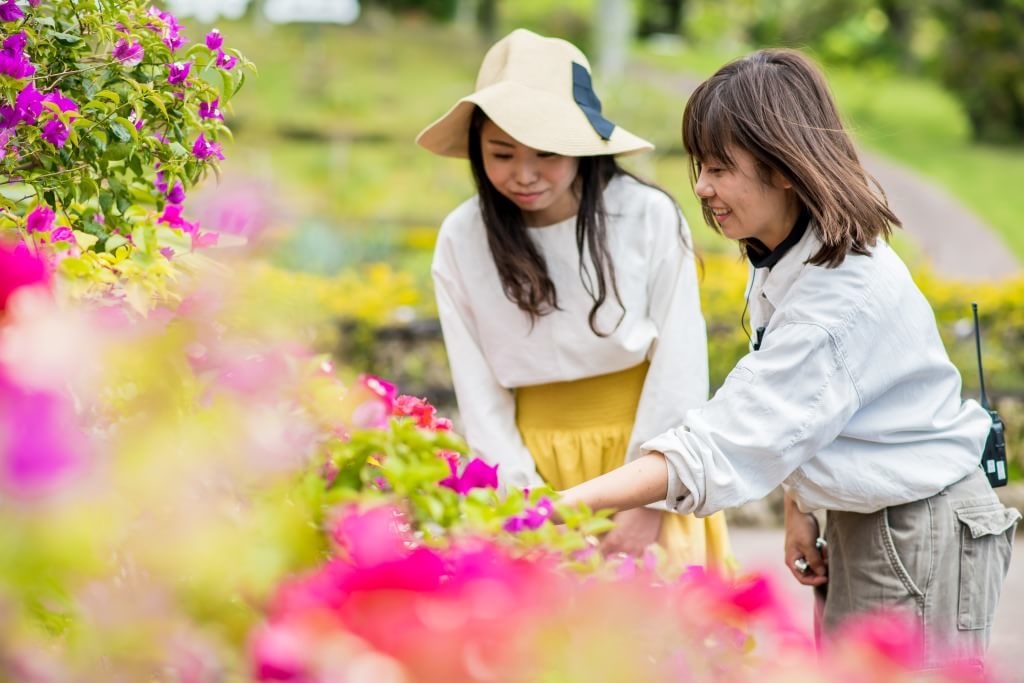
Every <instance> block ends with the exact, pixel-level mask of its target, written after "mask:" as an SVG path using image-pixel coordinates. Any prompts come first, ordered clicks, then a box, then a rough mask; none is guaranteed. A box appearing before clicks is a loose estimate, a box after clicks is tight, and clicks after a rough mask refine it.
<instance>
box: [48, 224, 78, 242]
mask: <svg viewBox="0 0 1024 683" xmlns="http://www.w3.org/2000/svg"><path fill="white" fill-rule="evenodd" d="M74 237H75V235H74V233H73V232H71V228H69V227H67V226H65V225H62V226H61V227H59V228H57V229H56V230H54V231H53V232H51V233H50V241H52V242H70V241H71V240H72V239H74Z"/></svg>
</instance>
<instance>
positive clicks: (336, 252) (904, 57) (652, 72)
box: [187, 0, 1024, 397]
mask: <svg viewBox="0 0 1024 683" xmlns="http://www.w3.org/2000/svg"><path fill="white" fill-rule="evenodd" d="M361 10H362V11H361V13H360V16H359V19H358V20H357V21H356V22H355V23H353V24H351V25H345V26H343V25H337V24H327V23H324V24H317V23H292V24H272V23H270V22H269V21H267V20H266V18H265V17H264V15H263V13H262V11H261V4H260V3H259V2H251V3H250V4H249V8H248V11H247V13H246V15H245V16H244V17H242V18H241V19H237V20H232V21H226V20H219V21H217V22H215V25H216V26H217V27H218V28H219V29H220V30H221V32H222V33H223V34H224V36H225V39H226V43H227V44H228V45H230V46H232V47H237V48H239V49H240V50H242V52H244V53H245V54H246V55H247V56H248V57H249V58H250V59H252V60H253V61H254V62H255V63H256V66H257V68H258V73H257V74H255V75H253V76H252V77H250V78H249V80H248V82H247V83H246V85H245V87H244V88H243V89H242V91H241V92H240V93H239V95H238V96H237V97H236V98H235V99H234V100H233V101H232V108H231V109H230V110H229V112H228V119H229V124H230V126H231V127H232V129H233V130H234V131H235V140H234V142H233V143H229V144H227V145H226V146H225V152H226V153H227V156H228V159H227V161H225V162H224V164H223V167H222V180H221V182H220V183H219V184H214V183H212V182H211V183H210V184H209V185H207V186H206V187H204V188H203V189H202V191H201V192H200V193H198V195H199V196H197V197H196V199H197V200H198V201H199V203H200V204H202V203H204V202H215V201H218V198H220V200H223V198H224V197H225V196H229V195H231V193H232V192H233V189H232V188H237V187H247V188H258V191H256V192H255V193H253V192H252V190H251V189H250V194H249V195H248V197H249V201H250V205H251V206H250V208H251V210H253V211H255V212H257V213H258V214H259V220H260V221H261V222H262V223H263V224H265V225H266V226H267V230H266V235H267V236H268V239H269V242H268V243H269V245H270V249H269V251H268V258H269V259H270V260H271V261H272V263H273V264H274V266H275V267H276V268H279V269H282V270H283V271H285V272H292V273H297V272H302V273H303V277H305V278H307V279H305V280H302V283H301V284H299V283H298V281H295V280H293V281H292V283H291V285H290V286H291V287H293V288H295V289H296V290H297V291H298V290H301V291H306V292H308V291H311V290H312V289H313V287H314V285H313V284H311V282H312V281H311V280H309V279H308V278H309V277H324V278H336V277H338V276H339V273H352V272H359V271H358V269H359V268H361V267H364V264H369V263H378V264H386V265H387V268H386V269H385V270H381V269H380V267H377V270H376V271H374V275H373V277H374V278H375V279H374V280H373V282H374V283H375V284H373V285H372V288H373V292H374V298H373V311H372V312H371V311H368V310H366V307H365V306H364V307H362V311H363V312H362V314H361V315H358V314H357V315H355V316H354V317H356V318H360V317H361V318H362V319H364V320H366V319H369V318H372V320H371V321H370V322H369V323H368V326H363V327H362V328H360V329H362V332H359V333H355V332H353V330H352V328H351V326H350V327H349V328H347V329H348V336H349V342H350V343H349V345H348V348H349V351H350V352H351V354H354V355H352V357H355V358H357V359H358V361H359V362H360V363H364V364H366V365H367V366H369V369H373V370H377V371H381V372H383V373H385V374H391V375H392V376H397V377H396V378H397V379H399V381H409V382H415V378H416V376H417V373H420V374H422V373H423V372H424V370H423V368H424V367H425V366H427V367H431V366H434V365H435V363H434V361H433V360H429V357H430V354H433V358H434V359H435V360H436V359H437V358H438V357H439V358H440V361H438V362H441V363H443V351H442V352H441V353H440V356H438V352H437V350H436V349H434V350H433V351H431V352H430V354H427V357H428V360H424V359H423V358H424V355H423V354H420V353H419V352H418V350H416V349H414V350H413V351H412V352H406V351H402V350H399V351H390V352H388V353H389V354H390V356H389V357H390V358H392V360H391V361H388V363H394V362H397V361H394V360H393V359H395V358H399V359H401V358H404V359H405V362H406V363H411V364H412V366H413V367H414V368H416V369H414V370H411V371H409V372H408V373H406V371H405V370H402V369H401V368H397V367H394V366H393V365H388V364H387V363H384V364H383V365H382V364H381V363H380V362H378V363H377V364H376V365H374V357H378V360H379V356H380V355H381V354H380V352H379V351H378V350H375V349H374V348H373V347H372V344H373V343H374V342H373V340H374V339H377V340H378V342H379V339H380V338H379V337H374V333H373V330H375V329H379V328H380V327H381V326H382V325H393V324H396V323H403V324H404V323H408V321H409V320H412V319H415V320H423V319H429V318H430V317H431V315H432V303H433V302H432V299H433V297H432V293H431V291H430V281H429V262H430V256H431V249H432V246H433V241H434V237H435V234H436V230H437V227H438V226H439V224H440V222H441V220H442V219H443V218H444V216H445V215H446V213H447V212H448V211H450V210H451V209H452V208H454V207H455V206H456V205H457V204H458V203H460V202H461V201H463V200H464V199H466V198H467V197H468V196H470V195H471V194H472V185H471V180H470V176H469V169H468V165H467V164H466V163H465V162H463V161H461V160H456V159H444V158H439V157H436V156H433V155H431V154H429V153H427V152H426V151H424V150H421V149H420V148H418V147H417V146H416V145H415V144H414V142H413V140H414V138H415V136H416V134H417V133H418V132H419V131H420V130H421V129H422V128H423V127H425V126H426V125H427V124H429V123H431V122H432V121H433V120H435V119H436V118H438V117H440V116H441V115H442V114H443V113H444V112H445V111H447V109H448V108H449V107H450V106H451V105H452V104H453V103H454V102H455V101H456V100H457V99H458V98H459V97H461V96H463V95H465V94H467V93H469V92H470V91H471V90H472V87H473V82H474V80H475V76H476V70H477V68H478V66H479V63H480V60H481V58H482V56H483V54H484V52H485V51H486V49H487V48H488V47H489V46H490V45H491V44H492V43H493V41H494V40H496V39H497V38H499V37H501V36H502V35H504V34H505V33H507V32H508V31H510V30H511V29H513V28H516V27H520V26H522V27H526V28H530V29H533V30H535V31H538V32H540V33H543V34H547V35H553V36H559V37H563V38H566V39H569V40H571V41H573V42H575V43H576V44H577V45H579V46H580V47H581V48H582V49H583V50H584V51H585V52H586V53H587V54H588V56H589V57H590V60H591V63H592V64H593V65H594V70H595V80H596V85H597V90H598V92H599V94H600V96H601V98H602V102H603V104H604V108H605V111H606V112H607V113H608V114H609V116H610V117H611V118H612V119H613V120H615V121H616V122H617V123H619V124H621V125H623V126H624V127H626V128H628V129H630V130H632V131H634V132H636V133H638V134H641V135H643V136H645V137H648V138H650V139H652V140H653V141H654V142H656V144H657V147H658V149H657V151H656V152H654V153H652V154H649V155H646V156H643V157H640V158H631V159H628V160H627V165H628V166H630V167H631V168H632V170H634V171H636V172H637V173H639V174H640V175H642V176H644V177H646V178H648V179H650V180H653V181H655V182H657V183H659V184H661V185H662V186H663V187H665V188H666V189H667V190H669V191H670V192H671V193H672V194H673V195H674V196H675V197H676V198H677V199H678V200H679V201H680V203H681V205H682V206H683V209H684V213H685V214H686V216H687V218H688V220H689V222H690V225H691V227H692V229H693V231H694V234H695V236H696V241H697V246H698V249H699V250H700V252H701V253H702V255H703V257H704V259H705V275H706V277H705V280H704V285H703V287H704V292H703V297H704V304H705V311H706V313H707V316H708V319H709V325H710V328H711V332H712V345H711V356H712V366H713V381H714V380H719V381H720V379H721V377H722V376H723V375H724V372H725V371H726V370H727V369H728V368H729V367H731V365H732V363H733V362H734V360H735V358H736V356H737V355H738V354H740V353H742V352H743V348H744V345H745V342H746V340H745V338H743V337H742V334H741V333H740V332H739V330H738V321H739V311H740V310H741V308H742V280H743V277H744V274H743V273H744V269H743V268H742V267H739V266H738V264H737V263H736V259H735V254H736V252H735V247H734V246H732V245H730V244H729V243H727V242H726V241H725V240H723V239H721V238H719V237H718V236H717V235H715V234H714V233H713V232H712V231H711V230H710V229H708V228H707V227H706V226H704V224H703V222H702V219H701V215H700V212H699V210H698V208H697V204H696V202H695V201H694V199H693V196H692V193H691V190H690V183H689V179H688V175H687V165H686V158H685V157H684V155H683V152H682V149H681V143H680V140H679V120H680V116H681V113H682V109H683V105H684V103H685V99H686V96H687V94H688V93H689V91H690V89H691V88H692V87H693V86H694V85H696V83H698V82H699V81H700V80H701V79H702V78H704V77H706V76H708V75H710V73H711V72H713V71H714V70H715V69H716V68H717V67H718V66H720V65H721V64H722V63H724V62H725V61H727V60H728V59H730V58H732V57H735V56H738V55H741V54H743V53H746V52H748V51H750V50H751V49H754V48H757V47H761V46H765V45H787V46H792V47H798V48H800V49H803V50H805V51H807V52H808V53H809V54H811V56H812V57H814V58H815V59H816V60H817V61H818V62H819V63H821V64H822V65H823V66H824V68H825V70H826V72H827V75H828V78H829V80H830V83H831V85H832V87H833V89H834V91H835V94H836V97H837V100H838V102H839V104H840V108H841V109H842V113H843V115H844V117H845V118H846V120H847V122H848V123H849V125H850V126H851V129H852V130H853V132H854V134H855V136H856V138H857V141H858V143H859V144H860V145H861V146H862V147H863V148H864V149H866V150H869V151H871V152H872V153H874V154H877V155H879V156H881V157H882V158H887V159H889V160H892V161H894V162H896V163H898V164H900V165H902V166H904V167H906V168H908V169H910V170H912V171H914V172H916V173H918V174H920V175H921V176H922V177H924V178H926V179H928V180H929V181H931V182H933V183H934V185H935V187H937V188H939V189H940V190H941V191H942V192H945V193H948V194H949V195H951V196H953V197H955V198H956V199H957V200H959V201H960V202H961V203H962V204H963V205H965V206H966V207H967V208H968V209H969V210H970V211H972V212H974V213H975V214H976V215H977V216H978V217H979V218H981V219H982V220H983V221H984V222H986V223H987V224H988V225H989V226H990V227H991V228H992V229H993V230H994V231H995V232H997V233H998V234H999V235H1000V236H1001V237H1002V239H1003V241H1004V242H1005V244H1006V245H1007V247H1008V248H1009V249H1010V250H1012V251H1013V253H1014V254H1015V255H1016V258H1017V260H1018V261H1019V262H1024V227H1022V221H1021V219H1020V217H1021V216H1022V215H1024V191H1022V189H1024V144H1022V143H1024V2H1021V0H984V1H983V2H982V1H979V0H920V1H918V0H780V1H779V2H776V3H762V2H758V1H757V0H684V1H682V2H677V1H669V2H665V1H661V0H632V1H631V0H567V1H565V2H559V3H551V2H546V1H542V0H515V1H513V0H378V1H376V2H363V3H362V7H361ZM187 23H191V30H190V34H191V35H201V34H202V32H203V31H205V30H206V29H207V28H209V27H210V26H211V25H214V24H199V23H197V22H196V21H195V20H187ZM241 196H243V197H245V196H247V195H245V194H244V193H243V194H242V195H241ZM210 227H216V226H215V225H211V226H210ZM895 243H896V246H897V248H898V249H900V250H901V251H903V252H904V254H905V255H907V256H910V257H911V260H912V261H916V259H914V246H913V245H912V243H911V242H910V241H909V240H908V239H906V238H905V237H903V236H902V235H898V236H897V239H896V242H895ZM925 270H927V269H925ZM932 275H937V277H932ZM922 277H923V278H924V279H923V280H922V282H923V284H922V286H924V287H926V288H927V290H926V294H927V295H928V296H929V298H930V299H931V300H932V301H933V303H934V304H935V306H936V312H937V316H938V318H939V321H940V324H941V325H942V326H943V332H944V335H945V336H946V339H947V343H948V344H949V345H950V347H951V353H952V354H953V356H954V359H955V360H956V361H957V362H958V364H959V365H960V366H961V369H962V371H963V373H964V377H965V381H966V383H967V385H968V387H969V388H970V389H973V388H974V387H975V386H976V370H975V369H974V364H973V340H972V338H971V337H970V334H969V331H968V333H966V334H965V328H964V322H965V319H966V317H967V316H969V315H970V308H969V302H970V301H971V300H982V301H983V305H982V313H983V325H984V326H985V329H986V335H987V336H986V340H985V343H986V368H987V369H988V370H989V372H990V374H991V377H990V378H988V379H989V382H988V383H989V388H990V390H994V391H995V392H997V393H1001V394H1004V395H1015V396H1018V397H1019V396H1024V353H1022V351H1021V349H1022V344H1021V342H1022V341H1024V311H1022V305H1024V304H1021V303H1019V302H1021V301H1022V299H1024V285H1022V284H1021V279H1020V278H1019V277H1018V278H1016V279H1014V280H1012V281H1010V282H1007V283H994V284H991V285H986V286H984V287H979V288H972V289H971V291H964V290H963V289H962V288H958V287H957V286H956V283H949V282H946V281H944V280H943V279H942V277H941V273H940V274H927V275H925V276H922ZM275 286H277V287H279V288H280V287H286V285H284V284H281V282H280V281H277V284H276V285H275ZM368 287H370V285H368ZM318 291H319V290H318ZM330 291H334V290H330V288H327V289H324V290H322V294H323V292H326V294H323V297H326V298H328V299H329V298H330V296H331V295H330V293H329V292H330ZM344 291H345V294H344V296H346V297H349V298H350V299H351V298H353V297H355V298H359V294H358V292H357V291H356V290H355V289H353V288H352V286H351V281H349V283H348V286H347V288H346V289H345V290H344ZM382 292H390V294H388V295H387V296H383V295H382ZM296 296H298V297H301V293H300V294H296ZM389 296H390V297H391V298H392V299H394V302H393V305H389V303H388V297H389ZM323 297H321V298H323ZM283 300H289V299H288V297H284V299H283ZM350 303H351V302H350ZM337 308H338V311H339V315H342V316H343V317H353V313H352V311H353V310H354V308H358V307H356V306H354V305H348V306H346V305H341V304H339V305H338V306H337ZM360 335H361V336H360ZM398 336H399V337H401V335H398ZM353 339H355V340H356V341H358V340H360V339H363V340H367V343H366V344H363V345H360V344H359V343H355V344H354V347H355V350H354V351H353V350H352V348H353V342H352V340H353ZM399 341H401V340H400V339H399ZM396 343H397V342H396ZM368 345H369V346H368ZM378 346H380V344H378ZM360 354H361V355H360ZM440 374H441V375H443V374H444V373H443V372H441V373H440Z"/></svg>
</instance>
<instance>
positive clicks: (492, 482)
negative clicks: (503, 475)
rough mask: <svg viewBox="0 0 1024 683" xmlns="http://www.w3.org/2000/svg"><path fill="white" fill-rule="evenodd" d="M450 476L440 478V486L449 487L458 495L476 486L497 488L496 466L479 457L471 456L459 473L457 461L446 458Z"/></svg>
mask: <svg viewBox="0 0 1024 683" xmlns="http://www.w3.org/2000/svg"><path fill="white" fill-rule="evenodd" d="M448 467H449V468H450V469H451V476H449V477H446V478H445V479H442V480H441V481H440V482H439V483H440V485H441V486H444V487H446V488H450V489H451V490H453V491H455V492H456V493H458V494H460V495H465V494H467V493H469V492H470V491H472V490H473V489H476V488H489V489H496V488H498V466H497V465H493V466H492V465H488V464H487V463H486V462H484V461H483V460H481V459H480V458H473V459H472V460H470V461H469V463H467V464H466V467H465V469H464V470H463V471H462V474H461V475H460V474H459V473H458V462H457V461H456V462H453V461H452V460H448Z"/></svg>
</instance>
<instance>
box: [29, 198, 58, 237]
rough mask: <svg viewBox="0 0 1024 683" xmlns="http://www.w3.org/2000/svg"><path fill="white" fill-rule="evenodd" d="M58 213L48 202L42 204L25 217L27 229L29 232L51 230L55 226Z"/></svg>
mask: <svg viewBox="0 0 1024 683" xmlns="http://www.w3.org/2000/svg"><path fill="white" fill-rule="evenodd" d="M55 217H56V214H55V213H54V212H53V209H51V208H50V207H48V206H47V205H46V204H40V205H39V206H37V207H36V208H34V209H32V211H30V212H29V214H28V216H26V217H25V229H26V230H28V231H29V232H49V231H50V230H51V229H52V228H53V219H54V218H55Z"/></svg>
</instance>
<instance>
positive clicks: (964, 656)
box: [821, 469, 1021, 667]
mask: <svg viewBox="0 0 1024 683" xmlns="http://www.w3.org/2000/svg"><path fill="white" fill-rule="evenodd" d="M1020 518H1021V514H1020V512H1018V511H1017V510H1015V509H1012V508H1007V507H1004V506H1003V505H1002V503H1000V502H999V499H998V498H997V497H996V495H995V492H994V491H993V490H992V488H991V487H990V486H989V483H988V480H987V479H986V478H985V476H984V474H983V473H982V471H981V470H980V469H978V470H976V471H975V472H974V473H972V474H970V475H968V476H967V477H965V478H964V479H963V480H961V481H959V482H957V483H956V484H953V485H952V486H950V487H949V488H947V489H945V490H943V491H941V492H940V493H938V494H936V495H934V496H932V497H931V498H927V499H925V500H920V501H917V502H914V503H908V504H906V505H899V506H895V507H889V508H885V509H882V510H879V511H878V512H874V513H871V514H858V513H852V512H835V511H829V512H828V514H827V518H826V519H827V522H826V530H825V536H826V539H827V540H828V552H829V581H828V593H827V597H826V599H825V602H824V605H823V611H822V613H821V619H822V626H823V631H824V642H823V646H824V647H828V639H829V636H830V634H834V633H835V632H836V629H837V628H838V627H839V626H840V625H841V623H842V622H843V620H844V619H846V618H847V617H849V616H851V615H853V614H857V613H861V612H866V611H871V610H874V609H879V608H889V609H892V608H896V609H905V610H907V611H909V612H910V613H911V614H914V615H915V616H916V618H917V620H918V621H919V623H920V625H921V629H922V634H923V636H922V642H921V644H920V645H921V657H922V661H923V664H924V666H925V667H933V666H940V665H942V664H944V663H949V662H953V661H960V662H976V663H977V664H978V665H981V664H982V663H983V661H984V655H985V650H986V649H987V648H988V644H989V638H990V635H991V629H992V620H993V617H994V616H995V611H996V604H997V603H998V601H999V593H1000V591H1001V589H1002V586H1003V579H1004V578H1005V577H1006V572H1007V569H1008V568H1009V565H1010V553H1011V549H1012V544H1013V533H1014V529H1015V527H1016V525H1017V521H1018V520H1020Z"/></svg>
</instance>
